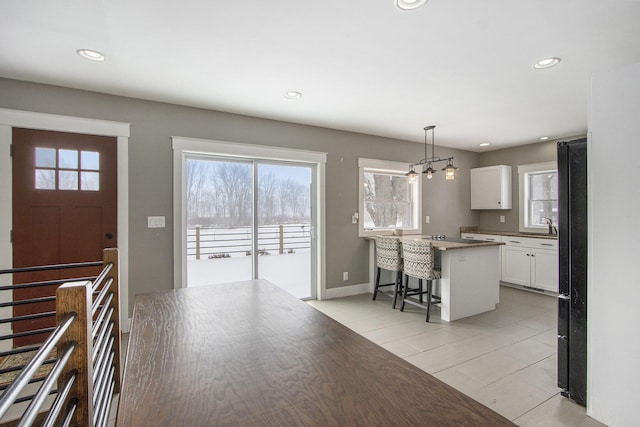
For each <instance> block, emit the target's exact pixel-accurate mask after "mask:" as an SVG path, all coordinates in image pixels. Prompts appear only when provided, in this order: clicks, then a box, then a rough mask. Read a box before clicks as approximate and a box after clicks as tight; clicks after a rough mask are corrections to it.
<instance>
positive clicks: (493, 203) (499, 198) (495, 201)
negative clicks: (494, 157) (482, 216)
mask: <svg viewBox="0 0 640 427" xmlns="http://www.w3.org/2000/svg"><path fill="white" fill-rule="evenodd" d="M471 209H511V166H505V165H497V166H488V167H485V168H475V169H471Z"/></svg>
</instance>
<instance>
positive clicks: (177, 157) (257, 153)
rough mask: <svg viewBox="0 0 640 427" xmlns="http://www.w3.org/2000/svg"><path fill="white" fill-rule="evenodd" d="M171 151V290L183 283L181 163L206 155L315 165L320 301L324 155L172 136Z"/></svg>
mask: <svg viewBox="0 0 640 427" xmlns="http://www.w3.org/2000/svg"><path fill="white" fill-rule="evenodd" d="M171 140H172V148H173V242H174V243H173V245H174V248H173V259H174V268H173V271H174V285H173V286H174V288H176V289H179V288H182V287H183V285H184V284H185V283H186V282H187V271H186V262H187V261H186V255H185V254H186V251H185V248H186V244H187V243H186V235H185V234H184V233H183V231H182V230H184V229H185V228H186V218H185V217H186V212H185V200H186V195H185V194H184V192H183V190H182V189H183V188H184V182H185V176H184V163H185V155H186V154H206V155H212V156H216V155H218V156H226V157H235V158H238V159H250V160H280V161H290V162H297V163H310V164H314V165H316V168H315V176H314V181H315V182H316V183H317V185H316V188H317V191H316V195H315V203H316V206H317V218H316V221H315V222H316V223H315V224H314V226H315V229H316V232H315V238H316V240H317V242H318V243H317V251H316V257H315V258H316V259H315V265H316V267H315V279H316V292H315V294H316V297H317V298H318V299H324V298H325V294H326V274H325V270H326V261H325V250H326V243H325V236H326V231H325V229H326V225H325V165H326V163H327V153H322V152H318V151H307V150H297V149H292V148H282V147H269V146H264V145H252V144H242V143H235V142H225V141H215V140H205V139H196V138H186V137H181V136H172V137H171Z"/></svg>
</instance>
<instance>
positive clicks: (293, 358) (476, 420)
mask: <svg viewBox="0 0 640 427" xmlns="http://www.w3.org/2000/svg"><path fill="white" fill-rule="evenodd" d="M116 425H117V426H136V427H139V426H214V425H241V426H300V425H308V426H351V425H366V426H374V425H384V426H389V425H394V426H402V425H407V426H408V425H411V426H417V425H420V426H446V425H455V426H477V425H491V426H506V425H509V426H512V425H514V424H512V423H511V422H510V421H509V420H507V419H505V418H503V417H502V416H500V415H498V414H497V413H495V412H493V411H492V410H490V409H489V408H487V407H485V406H483V405H481V404H480V403H478V402H476V401H474V400H473V399H471V398H469V397H467V396H466V395H464V394H463V393H460V392H459V391H457V390H455V389H453V388H452V387H449V386H448V385H446V384H444V383H443V382H441V381H440V380H438V379H436V378H435V377H433V376H431V375H429V374H427V373H426V372H424V371H422V370H420V369H418V368H417V367H415V366H413V365H411V364H410V363H408V362H406V361H404V360H403V359H401V358H399V357H397V356H395V355H394V354H392V353H390V352H388V351H387V350H385V349H383V348H381V347H379V346H378V345H376V344H374V343H372V342H371V341H369V340H367V339H365V338H364V337H362V336H360V335H358V334H357V333H355V332H353V331H351V330H350V329H348V328H346V327H345V326H343V325H341V324H339V323H338V322H336V321H334V320H333V319H331V318H329V317H327V316H325V315H324V314H322V313H320V312H319V311H317V310H316V309H314V308H312V307H310V306H309V305H307V304H306V303H304V302H302V301H300V300H298V299H297V298H295V297H293V296H291V295H290V294H288V293H286V292H285V291H283V290H281V289H280V288H278V287H276V286H274V285H273V284H271V283H269V282H267V281H263V280H257V281H247V282H237V283H227V284H222V285H212V286H207V287H196V288H189V289H178V290H175V291H167V292H158V293H153V294H145V295H138V296H137V297H136V302H135V308H134V313H133V321H132V325H131V333H130V337H129V347H128V351H127V357H126V364H125V369H124V376H123V384H122V391H121V393H120V399H119V406H118V416H117V422H116Z"/></svg>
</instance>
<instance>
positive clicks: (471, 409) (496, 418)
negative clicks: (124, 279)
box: [116, 280, 515, 426]
mask: <svg viewBox="0 0 640 427" xmlns="http://www.w3.org/2000/svg"><path fill="white" fill-rule="evenodd" d="M257 284H259V285H261V286H264V287H269V286H271V287H273V288H275V289H274V292H282V293H284V291H282V290H280V289H279V288H277V287H275V285H273V284H271V283H269V282H267V281H264V280H259V281H246V282H236V283H227V284H222V285H213V286H210V287H199V288H193V289H201V292H207V291H205V290H203V288H213V287H224V286H233V287H234V288H235V287H237V286H245V287H248V286H255V285H257ZM189 291H190V289H170V290H164V291H159V292H153V293H145V294H140V295H138V296H136V306H137V305H138V303H139V301H142V300H150V299H152V298H154V297H158V296H162V294H172V293H173V294H176V295H177V294H184V293H185V292H189ZM221 292H222V294H225V292H224V290H221ZM287 295H288V294H287ZM289 297H290V298H292V301H298V302H297V303H295V304H297V305H298V306H299V307H300V309H299V310H298V311H307V312H313V315H311V318H315V319H316V322H317V323H319V324H320V326H321V327H322V326H324V325H326V326H329V328H328V329H327V331H326V333H327V334H328V335H333V334H336V338H337V337H342V338H346V341H347V343H354V345H355V346H356V347H358V348H359V351H360V354H361V355H362V354H364V355H368V354H373V353H378V357H376V358H374V359H372V360H379V359H380V358H381V357H382V358H384V360H385V361H386V362H388V363H389V364H391V366H392V367H393V368H394V369H390V370H389V371H387V370H386V369H385V370H384V371H383V372H385V371H386V372H388V373H387V374H388V375H390V374H394V373H397V375H399V376H400V377H398V378H401V377H402V378H405V379H406V377H407V376H408V377H410V378H411V379H412V380H414V381H415V383H416V384H417V387H424V389H425V390H427V392H429V393H432V394H434V395H435V396H438V398H437V399H436V401H431V400H429V398H428V397H429V396H427V395H421V396H413V395H412V397H411V399H410V400H412V401H413V400H414V399H419V398H424V399H426V400H425V405H427V406H426V407H425V408H429V409H428V412H432V411H433V409H434V407H436V408H437V407H438V406H439V405H440V404H445V407H448V408H451V406H452V405H453V406H454V407H455V408H456V409H455V411H454V412H455V416H454V418H455V421H456V424H457V423H458V422H460V421H462V424H460V425H463V424H464V425H474V421H473V420H475V422H478V421H479V419H484V420H485V421H489V420H491V421H489V422H490V423H491V425H505V426H506V425H509V426H513V425H515V424H513V423H512V422H511V421H509V420H508V419H506V418H504V417H503V416H501V415H499V414H497V413H496V412H494V411H493V410H491V409H490V408H487V407H486V406H484V405H482V404H480V403H478V402H477V401H475V400H473V399H471V398H470V397H468V396H466V395H465V394H463V393H461V392H460V391H458V390H456V389H454V388H453V387H451V386H449V385H447V384H445V383H444V382H442V381H440V380H439V379H437V378H435V377H433V376H432V375H430V374H428V373H427V372H425V371H423V370H421V369H419V368H417V367H416V366H414V365H412V364H410V363H409V362H407V361H405V360H403V359H402V358H400V357H398V356H396V355H394V354H393V353H391V352H389V351H388V350H386V349H384V348H382V347H380V346H378V345H377V344H374V343H373V342H371V341H369V340H367V339H366V338H364V337H362V336H361V335H359V334H357V333H355V332H354V331H352V330H351V329H349V328H347V327H346V326H344V325H342V324H340V323H339V322H336V321H335V320H333V319H332V318H330V317H329V316H326V315H325V314H324V313H321V312H320V311H318V310H316V309H315V308H313V307H311V306H309V305H308V304H306V303H304V302H302V301H300V300H298V299H296V298H293V297H291V296H289ZM165 299H166V298H165ZM225 300H226V299H225ZM156 302H158V301H157V300H156ZM291 304H292V305H293V304H294V303H293V302H292V303H291ZM302 306H305V307H306V308H302ZM147 309H148V308H147ZM139 316H140V310H136V308H135V307H134V313H133V318H132V323H131V336H130V340H132V341H136V340H135V338H136V335H140V334H142V332H139V331H137V324H138V323H139V322H140V323H144V322H145V320H141V319H139ZM147 320H148V319H147ZM160 330H163V329H160ZM330 330H334V331H335V332H334V333H331V332H330ZM336 344H337V343H336ZM142 351H143V350H142V349H138V351H137V352H138V353H140V352H142ZM132 352H133V353H136V351H135V349H134V348H133V347H132V346H129V347H128V350H127V355H126V358H127V361H129V359H130V357H131V353H132ZM356 354H357V353H356ZM349 355H350V356H351V355H354V354H353V353H349ZM138 356H139V355H138ZM371 362H372V361H364V360H363V361H362V362H361V363H359V364H358V365H362V366H361V368H360V369H366V368H370V365H371ZM130 370H131V367H130V366H129V364H128V363H127V364H125V374H124V376H123V393H122V394H121V399H120V402H119V403H118V415H117V419H118V421H119V420H120V419H121V418H124V415H123V414H122V413H121V409H122V408H121V406H125V405H126V400H127V399H126V390H127V389H128V388H127V387H126V384H127V378H128V375H127V374H128V373H129V372H128V371H130ZM398 371H399V372H398ZM134 373H135V371H134ZM403 375H404V376H403ZM134 376H135V375H134ZM384 378H386V376H385V375H384V373H383V374H382V377H381V378H380V380H383V379H384ZM341 380H342V381H345V382H346V383H347V384H349V381H348V379H346V378H341ZM394 384H395V383H394ZM427 385H428V387H427ZM398 386H399V387H400V388H401V389H402V390H403V391H410V390H408V388H407V387H406V386H407V384H406V383H402V384H395V385H394V387H396V388H397V387H398ZM433 388H436V389H437V390H433ZM396 391H397V390H396ZM122 397H125V398H124V399H122ZM354 397H356V400H357V398H358V397H360V396H354ZM433 397H434V396H432V399H433ZM397 398H398V399H399V400H400V401H401V402H406V399H405V398H406V396H397ZM445 402H446V403H445ZM318 405H321V404H320V403H319V404H318ZM412 405H413V406H412V407H413V408H414V412H415V411H417V410H418V408H417V407H415V403H412ZM378 406H380V405H379V402H378V403H376V404H375V407H378ZM129 409H131V408H129ZM342 409H343V408H342ZM383 412H384V411H383ZM385 413H386V412H385ZM439 415H442V417H440V416H436V418H435V419H430V417H429V418H426V419H424V421H425V423H424V425H453V424H449V423H448V422H447V419H446V418H445V417H444V415H445V414H444V413H442V414H439ZM465 416H467V417H469V418H465ZM403 418H404V417H403ZM156 420H157V419H156ZM307 420H309V419H308V418H307ZM148 421H149V423H151V424H149V425H152V423H153V422H154V420H151V419H149V420H148ZM250 421H252V422H253V421H256V420H255V419H253V418H252V419H251V420H250ZM325 421H328V420H327V419H325ZM369 421H371V420H369ZM377 421H378V422H379V421H381V420H379V419H378V420H377ZM397 421H401V420H398V419H397ZM450 421H451V422H453V421H454V420H450ZM401 424H402V423H401ZM116 425H121V424H120V423H117V424H116ZM399 425H400V424H399Z"/></svg>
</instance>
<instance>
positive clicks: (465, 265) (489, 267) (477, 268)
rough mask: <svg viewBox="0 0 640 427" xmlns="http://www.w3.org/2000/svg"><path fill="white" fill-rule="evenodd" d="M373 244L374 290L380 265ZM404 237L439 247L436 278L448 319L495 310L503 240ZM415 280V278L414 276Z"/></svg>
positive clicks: (443, 315) (372, 240) (442, 310)
mask: <svg viewBox="0 0 640 427" xmlns="http://www.w3.org/2000/svg"><path fill="white" fill-rule="evenodd" d="M369 239H370V246H369V264H370V276H369V277H370V278H371V280H370V286H371V292H373V286H374V281H373V278H374V277H375V269H376V257H375V238H374V237H371V238H369ZM401 239H402V240H403V241H404V240H408V239H426V240H429V241H431V242H432V244H433V247H434V248H435V249H437V251H436V265H438V266H440V269H441V273H442V278H441V279H439V280H437V281H435V282H434V285H435V286H434V289H435V293H436V294H437V295H439V296H440V298H441V303H440V318H441V319H442V320H444V321H446V322H452V321H454V320H458V319H462V318H464V317H469V316H473V315H475V314H480V313H484V312H487V311H491V310H495V308H496V304H497V303H498V302H499V300H500V245H503V243H501V242H482V241H474V240H461V239H444V240H440V239H432V238H431V237H430V236H420V235H407V236H401ZM412 280H413V279H412Z"/></svg>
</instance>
